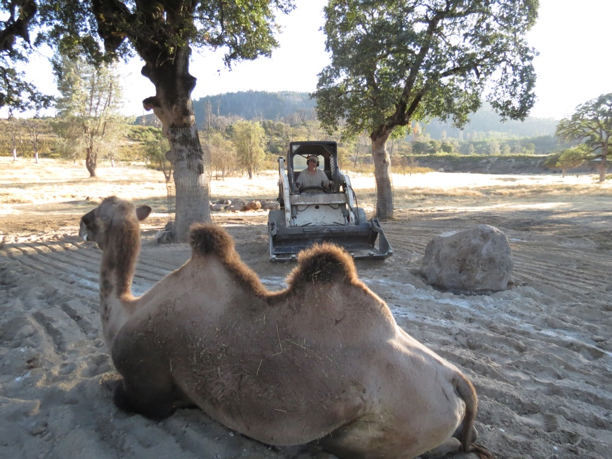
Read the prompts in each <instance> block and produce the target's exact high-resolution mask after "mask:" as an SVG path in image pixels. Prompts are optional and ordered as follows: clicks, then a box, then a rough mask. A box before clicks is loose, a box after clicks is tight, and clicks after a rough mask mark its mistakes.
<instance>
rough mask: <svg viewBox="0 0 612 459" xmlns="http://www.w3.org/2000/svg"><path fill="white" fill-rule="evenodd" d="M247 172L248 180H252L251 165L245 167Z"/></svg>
mask: <svg viewBox="0 0 612 459" xmlns="http://www.w3.org/2000/svg"><path fill="white" fill-rule="evenodd" d="M247 173H248V174H249V180H253V168H252V167H251V166H249V167H247Z"/></svg>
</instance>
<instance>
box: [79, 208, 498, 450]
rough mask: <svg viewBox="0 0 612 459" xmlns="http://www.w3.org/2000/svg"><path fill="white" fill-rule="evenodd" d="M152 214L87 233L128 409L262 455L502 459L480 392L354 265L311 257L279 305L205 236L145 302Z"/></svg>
mask: <svg viewBox="0 0 612 459" xmlns="http://www.w3.org/2000/svg"><path fill="white" fill-rule="evenodd" d="M150 211H151V209H150V208H149V207H147V206H143V207H139V208H137V209H136V208H135V207H134V206H133V205H132V204H131V203H129V202H126V201H122V200H119V199H117V198H116V197H110V198H106V199H105V200H104V201H103V202H102V204H101V205H100V206H99V207H98V208H96V209H95V210H93V211H91V212H89V213H88V214H86V215H85V216H83V218H82V219H81V235H82V236H84V237H86V238H88V239H90V240H93V241H96V242H97V243H98V245H99V246H100V248H101V249H102V250H103V256H102V266H101V270H100V299H101V315H102V327H103V330H104V336H105V339H106V343H107V345H108V348H109V350H110V353H111V355H112V359H113V362H114V364H115V367H116V368H117V370H118V371H119V373H120V374H121V375H122V376H123V384H122V385H119V386H118V387H117V390H116V391H115V403H116V404H117V405H118V406H119V407H120V408H122V409H124V410H127V411H132V412H137V413H141V414H143V415H145V416H148V417H151V418H155V419H161V418H164V417H167V416H170V415H171V414H172V413H173V412H174V410H175V409H176V408H177V407H180V406H185V405H186V404H195V405H197V406H199V407H200V408H201V409H202V410H203V411H204V412H206V413H207V414H208V415H210V416H211V417H212V418H214V419H216V420H217V421H219V422H221V423H222V424H224V425H226V426H227V427H229V428H231V429H233V430H235V431H237V432H240V433H242V434H244V435H247V436H249V437H251V438H254V439H256V440H259V441H261V442H264V443H268V444H272V445H298V444H305V443H308V442H314V441H316V442H317V443H318V444H319V445H320V446H322V447H323V448H324V449H326V450H327V451H330V452H332V453H333V454H335V455H337V456H338V457H341V458H368V459H372V458H385V459H392V458H398V459H399V458H402V459H407V458H413V457H416V456H418V455H421V454H423V453H425V452H428V451H429V452H430V453H429V454H431V455H439V454H444V453H446V452H448V451H458V450H463V451H474V452H476V453H478V454H479V455H480V456H481V457H485V458H486V457H492V456H491V455H490V453H489V452H488V451H487V450H486V449H485V448H483V447H481V446H478V445H476V444H474V443H473V432H474V429H473V425H474V419H475V416H476V406H477V398H476V393H475V391H474V388H473V386H472V384H471V383H470V382H469V381H468V380H467V379H466V377H465V376H464V375H463V374H462V373H461V372H460V371H459V370H458V369H457V368H456V367H455V366H453V365H452V364H450V363H448V362H446V361H445V360H444V359H442V358H441V357H439V356H438V355H436V354H435V353H434V352H432V351H431V350H429V349H427V348H426V347H425V346H423V345H422V344H420V343H419V342H418V341H416V340H415V339H413V338H412V337H411V336H409V335H408V334H407V333H405V332H404V331H403V330H402V329H401V328H400V327H399V326H398V325H397V324H396V322H395V320H394V318H393V316H392V315H391V311H390V310H389V308H388V307H387V305H386V304H385V302H384V301H383V300H382V299H380V298H379V297H378V296H377V295H376V294H374V293H373V292H372V291H371V290H370V289H368V287H366V286H365V284H363V283H362V282H361V281H360V280H359V279H358V278H357V272H356V269H355V266H354V263H353V260H352V258H351V257H350V256H349V255H348V254H347V253H346V252H344V251H343V250H341V249H339V248H338V247H335V246H332V245H321V246H317V247H314V248H312V249H310V250H307V251H304V252H302V253H301V254H300V256H299V257H298V264H297V267H295V268H294V270H293V271H292V272H291V273H290V275H289V276H288V278H287V285H288V287H287V288H286V289H284V290H282V291H279V292H270V291H268V290H267V289H266V288H265V287H264V286H263V284H262V283H261V282H260V280H259V278H258V276H257V275H256V274H255V273H254V272H253V271H252V270H251V269H249V268H248V267H247V266H246V265H245V264H244V263H243V262H242V261H241V260H240V257H239V255H238V254H237V253H236V251H235V249H234V242H233V240H232V238H231V237H230V236H229V235H228V234H227V233H226V232H225V231H224V230H223V229H221V228H220V227H217V226H214V225H197V226H194V228H193V229H192V231H191V240H190V243H191V246H192V248H193V250H192V256H191V259H190V260H189V261H188V262H187V263H186V264H185V265H183V266H182V267H181V268H179V269H178V270H176V271H174V272H172V273H170V274H168V275H167V276H166V277H165V278H164V279H162V280H161V281H160V282H159V283H157V284H156V285H155V286H154V287H153V288H152V289H151V290H150V291H149V292H147V293H145V294H144V295H143V296H141V297H139V298H135V297H133V296H132V294H131V293H130V290H131V288H130V286H131V283H132V276H133V272H134V266H135V263H136V259H137V257H138V253H139V250H140V228H139V220H143V219H144V218H146V217H147V216H148V215H149V213H150ZM455 437H457V438H455ZM432 450H433V451H432Z"/></svg>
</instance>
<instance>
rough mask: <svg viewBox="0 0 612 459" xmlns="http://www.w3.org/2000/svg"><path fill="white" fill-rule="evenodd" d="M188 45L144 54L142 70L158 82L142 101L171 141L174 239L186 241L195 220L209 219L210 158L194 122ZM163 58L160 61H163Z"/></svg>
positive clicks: (152, 80)
mask: <svg viewBox="0 0 612 459" xmlns="http://www.w3.org/2000/svg"><path fill="white" fill-rule="evenodd" d="M190 53H191V50H190V48H189V47H188V46H184V47H178V48H176V52H175V53H174V55H173V58H172V59H161V58H160V57H159V55H158V54H155V53H154V54H152V55H151V56H149V55H144V56H143V53H141V56H143V58H144V59H145V61H146V65H145V66H144V67H143V69H142V74H143V75H144V76H146V77H147V78H149V79H150V80H151V82H152V83H153V84H154V85H155V91H156V93H155V96H154V97H149V98H147V99H145V100H144V101H143V106H144V108H145V109H146V110H150V109H153V112H154V113H155V115H156V116H157V117H158V118H159V120H160V121H161V123H162V131H163V132H164V134H165V135H166V136H167V137H168V140H169V142H170V151H169V152H168V153H166V158H167V159H168V160H169V161H170V162H171V163H172V168H173V170H174V183H175V186H176V215H175V223H174V227H173V229H172V236H173V240H174V241H176V242H186V241H187V239H188V237H189V228H190V227H191V225H192V224H194V223H199V222H202V223H204V222H210V221H211V218H210V207H209V190H208V181H209V178H210V161H209V159H210V158H208V157H206V156H205V155H204V152H203V150H202V146H201V144H200V139H199V137H198V132H197V129H196V125H195V116H194V113H193V104H192V102H191V92H192V91H193V88H194V87H195V81H196V79H195V78H194V77H193V76H191V75H190V74H189V55H190ZM160 62H161V64H160Z"/></svg>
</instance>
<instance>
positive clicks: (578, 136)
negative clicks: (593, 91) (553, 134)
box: [557, 93, 612, 182]
mask: <svg viewBox="0 0 612 459" xmlns="http://www.w3.org/2000/svg"><path fill="white" fill-rule="evenodd" d="M557 135H558V136H559V137H561V138H562V139H564V140H567V141H573V142H581V143H583V144H584V146H585V147H586V148H587V150H588V151H589V152H590V153H591V155H592V159H598V160H599V166H598V169H599V181H600V182H603V181H604V180H605V179H606V172H607V165H606V162H607V157H608V153H609V151H610V136H611V135H612V93H611V94H602V95H601V96H599V97H598V98H596V99H592V100H589V101H588V102H585V103H584V104H582V105H579V106H578V107H577V108H576V111H575V112H574V114H573V115H572V116H571V117H569V118H565V119H562V120H561V122H560V123H559V125H558V126H557Z"/></svg>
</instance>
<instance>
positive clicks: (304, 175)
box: [295, 169, 329, 188]
mask: <svg viewBox="0 0 612 459" xmlns="http://www.w3.org/2000/svg"><path fill="white" fill-rule="evenodd" d="M328 182H329V179H328V178H327V175H325V172H323V171H322V170H321V169H316V171H315V173H314V174H311V173H310V172H308V169H304V170H303V171H302V172H300V175H298V178H297V180H296V181H295V184H296V185H297V186H298V188H308V187H311V186H316V187H321V186H323V184H327V183H328Z"/></svg>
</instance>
